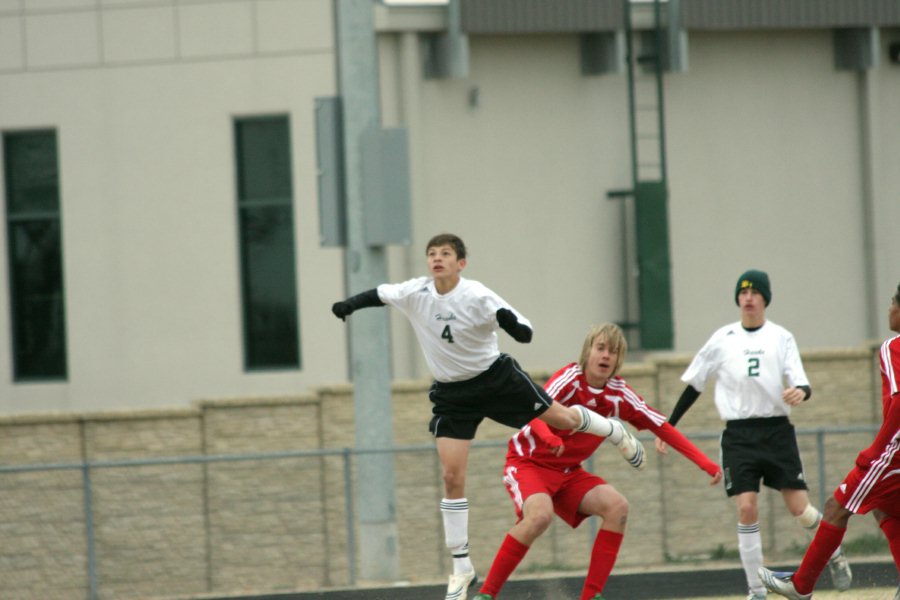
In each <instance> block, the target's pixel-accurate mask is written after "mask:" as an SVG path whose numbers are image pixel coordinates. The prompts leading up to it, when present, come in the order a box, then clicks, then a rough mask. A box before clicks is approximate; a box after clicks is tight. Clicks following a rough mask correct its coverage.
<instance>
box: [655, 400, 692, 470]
mask: <svg viewBox="0 0 900 600" xmlns="http://www.w3.org/2000/svg"><path fill="white" fill-rule="evenodd" d="M699 397H700V392H699V391H698V390H697V388H695V387H694V386H692V385H690V384H688V385H687V387H685V388H684V391H683V392H681V397H679V398H678V402H676V403H675V408H673V409H672V414H671V415H670V416H669V424H670V425H672V426H673V427H674V426H675V425H676V424H677V423H678V421H680V420H681V417H683V416H684V413H686V412H687V411H688V409H689V408H690V407H691V406H693V405H694V402H696V401H697V398H699ZM656 451H657V452H659V453H660V454H665V453H666V452H667V450H666V442H665V440H663V439H662V437H659V436H657V438H656Z"/></svg>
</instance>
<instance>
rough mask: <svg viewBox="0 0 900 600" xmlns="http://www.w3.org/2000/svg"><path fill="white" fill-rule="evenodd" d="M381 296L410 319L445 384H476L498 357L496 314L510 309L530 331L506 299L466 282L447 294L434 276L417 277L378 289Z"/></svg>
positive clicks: (436, 374) (433, 370)
mask: <svg viewBox="0 0 900 600" xmlns="http://www.w3.org/2000/svg"><path fill="white" fill-rule="evenodd" d="M378 297H379V298H380V299H381V301H382V302H384V303H385V304H388V305H390V306H393V307H394V308H396V309H398V310H400V311H401V312H402V313H403V314H404V315H405V316H406V318H407V319H409V322H410V323H411V324H412V327H413V330H414V331H415V333H416V337H417V338H418V340H419V344H420V345H421V346H422V352H423V353H424V354H425V361H426V362H427V363H428V369H429V370H430V371H431V375H432V376H433V377H434V378H435V379H436V380H437V381H440V382H444V383H447V382H451V381H465V380H467V379H472V378H473V377H475V376H476V375H479V374H481V373H483V372H485V371H487V369H488V368H489V367H490V366H491V365H492V364H493V363H494V361H495V360H497V357H499V356H500V349H499V346H498V344H497V329H498V328H499V326H498V324H497V309H499V308H508V309H510V310H512V311H513V312H514V313H515V315H516V317H517V318H518V319H519V323H522V324H524V325H527V326H528V327H531V322H530V321H529V320H528V319H526V318H525V317H524V316H522V314H521V313H519V312H518V311H517V310H516V309H514V308H513V307H512V306H510V305H509V304H508V303H507V302H506V301H505V300H503V298H501V297H500V296H498V295H497V294H495V293H494V292H493V291H491V290H490V289H488V288H487V287H486V286H485V285H483V284H481V283H479V282H477V281H473V280H471V279H466V278H465V277H460V280H459V283H458V284H457V285H456V287H455V288H453V289H452V290H451V291H450V292H448V293H446V294H443V295H441V294H439V293H438V292H437V290H436V289H435V287H434V280H433V279H432V278H431V277H419V278H416V279H410V280H408V281H404V282H403V283H385V284H382V285H379V286H378Z"/></svg>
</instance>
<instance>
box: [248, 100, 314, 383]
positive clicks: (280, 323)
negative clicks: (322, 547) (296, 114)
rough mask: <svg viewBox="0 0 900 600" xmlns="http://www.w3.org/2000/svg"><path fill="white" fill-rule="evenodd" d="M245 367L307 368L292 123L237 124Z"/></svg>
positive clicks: (267, 120) (265, 119)
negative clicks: (302, 342)
mask: <svg viewBox="0 0 900 600" xmlns="http://www.w3.org/2000/svg"><path fill="white" fill-rule="evenodd" d="M235 147H236V149H237V188H238V227H239V228H240V245H241V292H242V300H243V319H244V365H245V367H246V368H247V369H271V368H289V367H299V366H300V347H299V331H298V324H297V284H296V276H295V267H294V215H293V190H292V184H291V151H290V150H291V142H290V134H289V122H288V119H287V117H254V118H244V119H237V120H236V121H235Z"/></svg>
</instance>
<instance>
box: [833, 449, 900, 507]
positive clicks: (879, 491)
mask: <svg viewBox="0 0 900 600" xmlns="http://www.w3.org/2000/svg"><path fill="white" fill-rule="evenodd" d="M834 498H835V500H837V501H838V503H839V504H840V505H841V506H843V507H844V508H846V509H847V510H849V511H850V512H852V513H855V514H859V515H864V514H866V513H867V512H869V511H871V510H873V509H876V508H877V509H878V510H881V511H883V512H885V513H887V514H889V515H891V516H894V517H900V464H897V461H894V462H893V464H888V465H887V466H886V467H883V468H882V467H880V466H879V464H878V462H877V461H876V462H874V463H872V466H871V467H870V468H868V469H866V470H863V469H860V468H859V467H854V468H853V470H852V471H850V472H849V473H847V476H846V477H844V481H843V483H841V485H839V486H838V488H837V489H836V490H835V491H834Z"/></svg>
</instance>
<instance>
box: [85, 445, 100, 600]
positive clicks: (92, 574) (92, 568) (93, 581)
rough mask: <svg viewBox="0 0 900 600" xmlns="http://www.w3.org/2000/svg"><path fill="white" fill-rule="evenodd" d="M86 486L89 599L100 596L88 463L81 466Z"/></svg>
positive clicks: (95, 599) (94, 599) (95, 598)
mask: <svg viewBox="0 0 900 600" xmlns="http://www.w3.org/2000/svg"><path fill="white" fill-rule="evenodd" d="M81 481H82V486H83V487H84V529H85V537H86V539H87V563H88V564H87V570H88V600H97V598H99V595H98V591H97V549H96V545H95V543H94V503H93V493H92V490H91V471H90V467H89V466H88V464H87V463H83V464H82V466H81Z"/></svg>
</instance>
